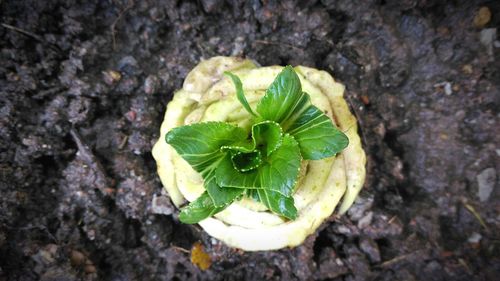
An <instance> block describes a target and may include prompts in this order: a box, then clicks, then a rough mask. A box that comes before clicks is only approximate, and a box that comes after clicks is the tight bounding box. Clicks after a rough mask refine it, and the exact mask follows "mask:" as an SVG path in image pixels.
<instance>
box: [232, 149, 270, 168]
mask: <svg viewBox="0 0 500 281" xmlns="http://www.w3.org/2000/svg"><path fill="white" fill-rule="evenodd" d="M231 161H233V166H234V168H235V169H236V170H238V171H240V172H248V171H251V170H253V169H255V168H257V167H259V166H260V164H261V163H262V155H261V154H260V151H258V150H256V151H252V152H236V153H234V154H233V155H231Z"/></svg>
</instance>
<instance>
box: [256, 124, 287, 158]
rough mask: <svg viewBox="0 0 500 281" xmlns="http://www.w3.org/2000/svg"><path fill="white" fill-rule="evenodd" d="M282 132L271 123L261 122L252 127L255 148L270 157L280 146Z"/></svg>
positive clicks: (277, 126) (278, 126) (277, 125)
mask: <svg viewBox="0 0 500 281" xmlns="http://www.w3.org/2000/svg"><path fill="white" fill-rule="evenodd" d="M282 137H283V130H282V129H281V127H280V125H279V124H278V123H276V122H273V121H263V122H260V123H257V124H255V125H253V126H252V138H253V140H254V143H255V148H256V149H259V150H260V151H262V153H263V154H264V155H265V156H269V155H271V153H273V152H274V151H275V150H276V149H278V148H279V147H280V145H281V141H282V139H283V138H282Z"/></svg>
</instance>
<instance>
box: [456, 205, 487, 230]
mask: <svg viewBox="0 0 500 281" xmlns="http://www.w3.org/2000/svg"><path fill="white" fill-rule="evenodd" d="M462 204H464V206H465V208H466V209H467V210H468V211H469V212H471V214H472V215H474V217H475V218H476V219H477V220H478V221H479V223H480V224H481V226H482V227H484V229H486V230H487V231H489V228H488V225H486V223H485V222H484V220H483V218H481V215H479V213H478V212H477V211H476V209H474V207H472V205H470V204H468V203H467V202H465V200H463V201H462Z"/></svg>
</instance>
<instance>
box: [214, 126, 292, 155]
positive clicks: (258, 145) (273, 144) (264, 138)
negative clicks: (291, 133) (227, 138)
mask: <svg viewBox="0 0 500 281" xmlns="http://www.w3.org/2000/svg"><path fill="white" fill-rule="evenodd" d="M282 136H283V130H282V129H281V127H280V125H279V124H278V123H276V122H273V121H262V122H260V123H257V124H254V125H253V126H252V139H251V140H244V141H241V142H237V143H234V144H232V145H226V146H222V147H221V150H222V151H227V150H230V151H233V152H243V153H246V152H253V151H255V150H259V151H261V153H262V155H263V156H269V155H270V154H271V153H272V152H273V151H275V150H276V149H278V147H279V146H280V145H281V140H282Z"/></svg>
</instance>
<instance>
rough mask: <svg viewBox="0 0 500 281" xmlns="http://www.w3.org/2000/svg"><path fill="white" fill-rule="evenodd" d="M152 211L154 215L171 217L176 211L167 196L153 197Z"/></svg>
mask: <svg viewBox="0 0 500 281" xmlns="http://www.w3.org/2000/svg"><path fill="white" fill-rule="evenodd" d="M152 211H153V213H154V214H163V215H171V214H172V213H173V212H174V210H173V207H172V204H171V203H170V201H169V200H168V198H166V197H165V196H162V195H160V196H157V195H156V194H155V195H153V202H152Z"/></svg>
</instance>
